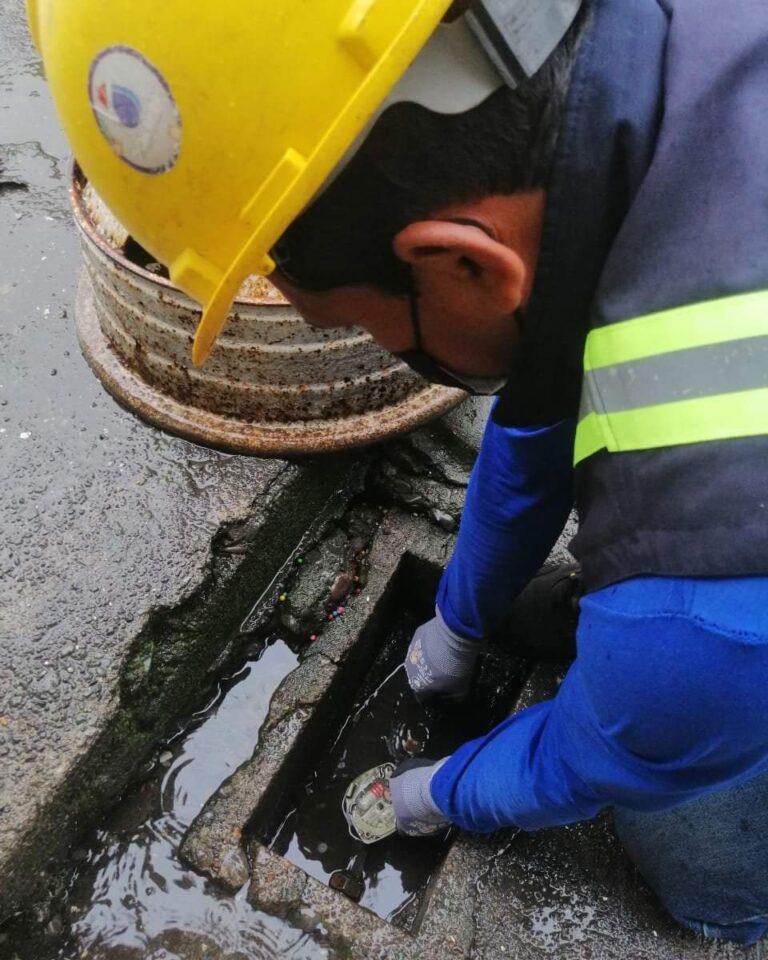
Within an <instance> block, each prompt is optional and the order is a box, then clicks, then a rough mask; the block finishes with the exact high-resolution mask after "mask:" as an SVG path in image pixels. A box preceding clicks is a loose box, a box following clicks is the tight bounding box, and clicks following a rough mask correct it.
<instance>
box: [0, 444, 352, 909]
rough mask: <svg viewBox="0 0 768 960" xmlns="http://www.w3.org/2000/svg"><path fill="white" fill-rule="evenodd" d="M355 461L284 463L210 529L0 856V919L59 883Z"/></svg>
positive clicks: (339, 491)
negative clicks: (49, 794)
mask: <svg viewBox="0 0 768 960" xmlns="http://www.w3.org/2000/svg"><path fill="white" fill-rule="evenodd" d="M356 464H357V461H356V460H355V459H352V458H349V457H341V456H337V457H335V458H334V460H333V462H332V463H331V462H330V461H327V460H320V461H314V462H307V463H305V464H302V465H301V466H297V465H290V464H288V465H286V468H285V469H284V470H283V471H282V472H281V473H280V474H279V475H278V477H277V478H276V479H275V480H274V481H273V482H272V484H271V486H270V488H269V490H268V491H267V496H266V498H260V499H259V501H257V502H255V503H254V504H253V513H252V515H251V517H250V518H249V519H248V520H246V521H240V522H238V523H236V524H230V525H229V526H228V527H224V528H221V529H220V530H219V531H218V533H217V535H216V537H214V538H213V540H212V543H211V556H210V561H209V563H208V565H207V568H206V571H205V576H204V579H203V580H202V581H201V582H199V583H198V584H196V585H195V586H194V587H193V588H191V589H190V591H189V593H188V594H187V596H186V597H185V598H184V599H183V600H182V601H181V603H180V604H178V605H177V606H176V607H174V608H161V609H157V610H155V611H153V612H152V613H151V614H150V615H149V616H148V617H147V619H146V620H145V621H144V623H143V624H142V626H141V629H140V631H139V633H138V635H137V636H136V637H135V638H134V640H133V641H132V643H131V647H130V651H129V653H128V655H127V656H126V658H125V661H124V663H123V665H122V668H121V670H120V683H119V693H118V697H116V698H115V703H114V706H113V709H112V711H111V713H110V715H109V717H108V719H107V721H106V723H105V726H104V729H103V731H102V733H101V734H100V735H99V736H98V738H97V740H96V742H95V743H94V745H93V747H92V748H91V749H90V750H89V751H88V753H87V754H86V755H84V756H82V757H81V758H79V760H78V761H77V763H76V765H74V766H73V769H71V770H70V771H69V772H68V774H67V775H66V776H65V778H64V781H63V784H62V787H61V789H60V790H59V791H58V792H57V794H56V795H55V796H54V797H53V798H52V799H50V800H49V801H48V802H47V803H46V804H44V805H41V806H40V807H39V809H38V811H37V815H36V817H35V819H34V821H33V822H31V823H30V824H29V825H28V827H27V829H26V830H25V831H24V833H23V834H20V835H19V837H18V842H17V843H16V844H15V847H14V848H13V850H12V855H11V856H9V857H8V858H7V861H6V862H5V863H4V864H2V865H0V919H4V918H6V917H8V916H11V915H13V914H15V913H18V912H21V911H23V910H27V909H29V907H30V905H31V904H33V903H35V902H38V901H39V900H40V899H42V898H44V897H45V896H46V895H47V894H48V893H50V892H51V888H52V887H55V886H56V884H57V883H61V882H62V871H63V869H64V867H65V864H66V856H67V852H68V849H69V847H70V846H71V845H72V844H73V843H74V842H76V840H77V838H78V837H79V836H80V835H82V833H83V832H84V831H86V830H87V829H89V828H90V827H91V826H92V825H94V824H95V823H96V822H97V821H98V819H99V818H100V817H101V816H102V815H103V812H104V809H105V808H106V807H108V806H109V805H110V804H111V803H113V802H114V801H115V800H116V799H117V798H118V797H119V795H120V793H121V792H122V791H123V790H124V789H126V788H127V787H128V786H129V785H130V783H131V782H132V781H133V780H135V778H136V776H137V775H138V773H139V772H140V769H141V766H142V764H143V763H145V762H146V761H147V760H148V758H149V757H150V756H151V753H152V750H153V749H154V747H155V745H156V743H157V742H158V741H159V740H162V739H163V738H164V737H165V736H167V735H168V733H169V730H170V726H171V725H172V724H173V723H174V722H175V721H176V719H177V718H178V717H179V716H181V715H184V714H186V713H189V712H190V711H191V710H193V709H195V708H196V707H197V706H198V705H199V698H200V695H201V691H202V690H204V689H205V687H206V685H207V681H208V680H209V679H210V678H211V673H212V671H213V670H215V668H216V667H217V665H219V664H220V663H221V660H222V657H223V655H224V654H225V652H226V649H227V648H228V647H229V646H231V644H232V643H233V640H234V639H235V638H236V635H237V633H238V630H239V626H240V623H241V622H242V619H243V617H244V616H245V615H246V614H247V612H248V609H249V607H250V606H252V604H253V601H254V598H255V597H257V596H258V595H259V594H260V593H262V592H263V591H264V590H265V589H267V587H268V586H269V584H270V582H271V581H272V580H273V579H274V578H275V576H276V575H277V574H278V572H279V570H280V568H281V567H282V565H283V564H285V562H286V561H287V560H288V558H289V557H290V556H291V553H292V551H293V549H294V548H295V546H296V544H297V543H299V541H300V540H301V539H302V537H303V536H304V535H305V534H306V532H307V530H308V529H309V528H310V527H312V525H313V523H314V522H315V520H316V516H317V514H318V513H321V512H322V510H323V508H324V507H325V506H326V505H327V504H328V502H329V501H330V500H332V499H334V498H341V499H348V498H349V496H350V495H351V493H352V492H354V491H352V490H349V489H347V487H348V485H350V484H352V485H354V482H358V481H354V482H352V481H351V478H352V477H353V475H354V474H355V473H359V471H360V467H359V466H357V465H356ZM297 506H298V507H300V509H297ZM289 508H290V509H289ZM228 539H234V540H236V541H237V548H236V550H235V551H229V550H228V549H227V543H228ZM148 648H153V649H156V650H157V649H160V650H161V651H162V656H161V657H158V656H155V657H154V658H153V671H152V673H151V674H149V675H147V674H146V673H145V672H144V670H143V666H142V665H143V664H144V663H145V662H146V657H147V654H146V651H147V649H148Z"/></svg>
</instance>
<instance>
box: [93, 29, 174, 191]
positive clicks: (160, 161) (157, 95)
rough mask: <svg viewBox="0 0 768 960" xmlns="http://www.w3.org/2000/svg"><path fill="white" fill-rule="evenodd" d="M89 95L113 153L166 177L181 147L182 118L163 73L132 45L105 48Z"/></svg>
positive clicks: (137, 167)
mask: <svg viewBox="0 0 768 960" xmlns="http://www.w3.org/2000/svg"><path fill="white" fill-rule="evenodd" d="M88 95H89V99H90V101H91V107H92V108H93V113H94V116H95V117H96V123H97V124H98V125H99V129H100V130H101V132H102V134H103V135H104V137H105V139H106V140H107V141H108V143H109V144H110V146H111V147H112V149H113V150H114V151H115V153H116V154H117V155H118V156H119V157H120V158H121V159H122V160H124V161H125V162H126V163H127V164H129V166H131V167H133V168H134V169H135V170H139V171H141V172H142V173H165V172H166V171H167V170H170V169H171V167H172V166H173V165H174V164H175V163H176V160H177V159H178V156H179V150H180V149H181V117H180V116H179V111H178V109H177V107H176V101H175V100H174V98H173V94H172V93H171V88H170V87H169V86H168V84H167V83H166V81H165V78H164V77H163V75H162V74H161V73H160V71H159V70H158V69H157V68H156V67H154V66H153V65H152V64H151V63H150V62H149V61H148V60H147V59H146V58H145V57H144V56H142V54H140V53H139V52H138V50H134V49H133V48H132V47H125V46H116V47H107V49H106V50H102V51H101V53H99V55H98V56H97V57H96V58H95V59H94V61H93V63H92V64H91V70H90V74H89V77H88Z"/></svg>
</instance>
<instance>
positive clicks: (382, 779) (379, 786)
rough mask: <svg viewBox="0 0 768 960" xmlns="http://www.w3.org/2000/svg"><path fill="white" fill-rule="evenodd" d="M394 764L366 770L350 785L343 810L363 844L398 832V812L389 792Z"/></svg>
mask: <svg viewBox="0 0 768 960" xmlns="http://www.w3.org/2000/svg"><path fill="white" fill-rule="evenodd" d="M394 772H395V765H394V764H393V763H384V764H380V765H379V766H376V767H373V768H372V769H371V770H366V772H365V773H361V774H360V776H359V777H356V778H355V779H354V780H353V781H352V783H350V785H349V788H348V789H347V792H346V793H345V794H344V800H343V802H342V810H343V812H344V817H345V818H346V821H347V823H348V825H349V829H350V831H351V833H352V836H353V837H355V839H357V840H361V841H362V842H363V843H377V842H378V841H379V840H384V839H385V838H386V837H390V836H392V834H393V833H394V832H395V811H394V808H393V806H392V798H391V796H390V793H389V778H390V777H391V776H392V774H393V773H394Z"/></svg>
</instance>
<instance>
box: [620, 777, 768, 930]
mask: <svg viewBox="0 0 768 960" xmlns="http://www.w3.org/2000/svg"><path fill="white" fill-rule="evenodd" d="M615 823H616V833H617V835H618V837H619V839H620V840H621V842H622V844H623V845H624V847H625V848H626V850H627V852H628V853H629V855H630V857H631V858H632V859H633V860H634V862H635V864H636V865H637V867H638V869H639V870H640V873H641V874H642V875H643V877H644V878H645V879H646V881H647V882H648V883H649V884H650V886H651V887H653V889H654V890H655V891H656V893H657V895H658V896H659V897H660V898H661V900H662V901H663V902H664V905H665V906H666V908H667V909H668V910H669V911H670V913H671V914H672V915H673V916H674V917H675V919H676V920H677V921H678V923H681V924H682V925H683V926H685V927H689V928H690V929H692V930H695V931H696V932H697V933H703V934H704V935H705V936H708V937H718V938H723V939H727V940H735V941H736V942H738V943H744V944H751V943H755V942H756V941H757V940H760V939H762V937H764V936H765V935H766V933H768V774H763V775H762V776H760V777H757V778H756V779H755V780H751V781H749V782H748V783H744V784H741V785H740V786H738V787H731V788H730V789H726V790H722V791H719V792H717V793H712V794H709V795H708V796H706V797H702V798H700V799H698V800H692V801H689V802H688V803H684V804H682V805H681V806H678V807H673V808H672V809H670V810H663V811H661V812H659V813H636V812H633V811H631V810H624V809H616V810H615Z"/></svg>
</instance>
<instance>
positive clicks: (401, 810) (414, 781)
mask: <svg viewBox="0 0 768 960" xmlns="http://www.w3.org/2000/svg"><path fill="white" fill-rule="evenodd" d="M447 759H448V757H446V758H445V759H444V760H438V761H435V760H418V759H417V760H405V761H403V763H401V764H400V765H399V766H398V767H397V769H396V770H395V772H394V774H393V775H392V776H391V777H390V778H389V792H390V796H391V797H392V806H393V807H394V809H395V817H396V819H397V832H398V833H399V834H401V835H402V836H405V837H430V836H432V835H434V834H436V833H443V832H444V831H445V830H446V829H447V828H448V827H450V825H451V823H450V820H448V819H446V816H445V814H444V813H443V811H442V810H441V809H440V808H439V807H438V806H437V804H436V803H435V801H434V800H433V799H432V794H431V792H430V789H429V786H430V783H431V782H432V777H433V776H434V775H435V773H436V772H437V771H438V770H439V769H440V767H442V765H443V764H444V763H445V761H446V760H447Z"/></svg>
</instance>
